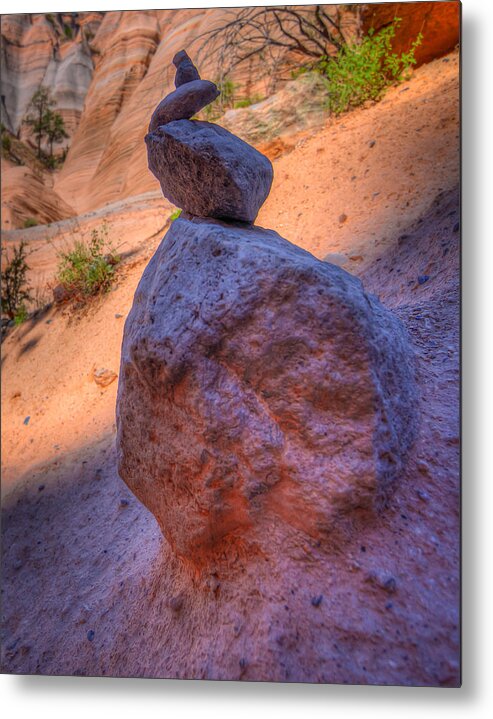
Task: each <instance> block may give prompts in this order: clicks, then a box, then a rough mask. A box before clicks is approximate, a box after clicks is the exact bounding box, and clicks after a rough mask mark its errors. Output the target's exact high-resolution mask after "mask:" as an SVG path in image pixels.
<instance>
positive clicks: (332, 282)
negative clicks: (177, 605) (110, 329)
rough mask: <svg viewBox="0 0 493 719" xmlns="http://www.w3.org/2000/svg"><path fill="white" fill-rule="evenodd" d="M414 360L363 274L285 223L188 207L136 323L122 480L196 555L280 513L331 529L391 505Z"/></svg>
mask: <svg viewBox="0 0 493 719" xmlns="http://www.w3.org/2000/svg"><path fill="white" fill-rule="evenodd" d="M410 363H411V353H410V349H409V346H408V344H407V339H406V335H405V333H404V331H403V329H402V327H401V325H400V323H399V321H398V320H397V319H396V318H395V317H394V316H393V315H392V314H391V313H390V312H389V311H388V310H386V309H385V308H384V307H383V306H382V305H380V303H379V302H378V301H377V300H376V299H375V298H374V297H372V296H370V295H367V294H366V293H365V292H364V290H363V287H362V285H361V282H360V281H359V280H358V279H357V278H355V277H353V276H351V275H349V274H348V273H346V272H345V271H344V270H342V269H340V268H338V267H335V266H333V265H329V264H327V263H324V262H321V261H319V260H317V259H316V258H315V257H313V256H312V255H310V254H309V253H308V252H305V251H304V250H302V249H301V248H299V247H296V246H295V245H292V244H291V243H289V242H288V241H287V240H284V239H283V238H282V237H280V236H279V235H277V234H276V233H275V232H273V231H270V230H264V229H261V228H257V227H234V226H231V225H227V224H226V223H222V222H217V221H216V222H214V221H211V220H200V219H198V218H194V219H193V220H190V219H187V218H184V217H183V216H182V217H180V218H179V219H177V220H175V222H173V224H172V225H171V227H170V229H169V231H168V233H167V234H166V236H165V238H164V239H163V241H162V243H161V245H160V247H159V248H158V250H157V252H156V254H155V255H154V257H153V258H152V259H151V261H150V263H149V264H148V266H147V268H146V270H145V272H144V274H143V277H142V279H141V281H140V284H139V286H138V288H137V292H136V295H135V300H134V303H133V307H132V310H131V312H130V314H129V316H128V318H127V322H126V325H125V331H124V338H123V347H122V360H121V370H120V382H119V388H118V400H117V428H118V436H117V447H118V455H119V472H120V475H121V477H122V478H123V479H124V481H125V482H126V483H127V485H128V486H129V487H130V489H131V490H132V491H133V492H134V494H135V495H136V496H137V497H138V498H139V499H140V501H142V502H143V503H144V504H145V505H146V506H147V507H148V509H150V511H151V512H152V513H153V514H154V516H155V517H156V519H157V520H158V522H159V524H160V526H161V528H162V531H163V533H164V534H165V536H166V537H167V539H168V540H169V542H170V543H171V545H172V546H173V547H174V549H175V551H176V552H177V553H178V554H179V555H181V556H182V557H187V558H188V559H190V560H191V561H192V562H194V563H197V564H200V563H201V562H204V561H209V560H208V559H207V558H208V557H210V554H211V553H212V552H215V551H216V550H217V551H220V550H221V543H222V542H223V540H224V541H226V542H227V541H229V540H228V539H227V538H228V537H229V538H231V537H234V538H235V540H237V539H238V538H243V539H244V540H245V541H251V542H254V541H256V538H258V537H259V536H260V535H261V534H262V533H264V535H265V536H270V535H271V534H272V529H271V528H272V526H273V523H274V524H275V526H279V525H280V524H284V526H288V525H291V526H292V527H295V528H296V529H298V530H301V531H303V532H306V533H307V534H309V535H311V536H317V535H320V532H323V531H330V530H331V529H332V528H334V526H335V525H336V524H337V522H338V520H339V518H340V516H341V514H343V513H347V512H348V511H350V510H351V509H353V508H361V507H366V508H373V509H374V510H378V509H379V508H380V507H382V506H383V505H384V503H385V502H386V500H387V498H388V490H389V488H390V486H391V485H392V483H393V482H394V481H395V480H396V479H397V478H398V477H399V474H400V472H401V469H402V465H403V460H404V458H405V455H406V451H407V449H408V447H409V446H410V444H411V442H412V440H413V436H414V426H415V422H414V407H415V406H416V397H415V391H414V383H413V374H412V371H411V368H410ZM222 549H223V550H224V551H226V550H225V549H224V546H223V547H222Z"/></svg>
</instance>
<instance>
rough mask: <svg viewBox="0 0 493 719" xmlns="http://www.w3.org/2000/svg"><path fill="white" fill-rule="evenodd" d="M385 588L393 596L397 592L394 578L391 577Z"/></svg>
mask: <svg viewBox="0 0 493 719" xmlns="http://www.w3.org/2000/svg"><path fill="white" fill-rule="evenodd" d="M383 588H384V589H385V590H386V591H387V592H388V593H389V594H393V593H394V592H396V591H397V582H396V581H395V579H394V577H389V578H388V579H387V580H386V581H385V582H384V584H383Z"/></svg>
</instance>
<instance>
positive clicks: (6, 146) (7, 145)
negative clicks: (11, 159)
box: [2, 132, 12, 153]
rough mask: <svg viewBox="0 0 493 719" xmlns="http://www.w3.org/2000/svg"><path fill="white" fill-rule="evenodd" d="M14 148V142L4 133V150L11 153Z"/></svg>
mask: <svg viewBox="0 0 493 719" xmlns="http://www.w3.org/2000/svg"><path fill="white" fill-rule="evenodd" d="M11 148H12V141H11V139H10V137H9V136H8V135H7V133H4V132H2V150H5V152H6V153H9V152H10V150H11Z"/></svg>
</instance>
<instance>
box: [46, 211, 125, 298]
mask: <svg viewBox="0 0 493 719" xmlns="http://www.w3.org/2000/svg"><path fill="white" fill-rule="evenodd" d="M119 261H120V258H119V256H118V255H117V254H116V252H115V250H114V249H113V247H112V245H111V243H110V241H109V238H108V227H107V225H106V223H104V224H103V225H102V227H101V228H100V229H99V230H98V229H94V230H92V232H91V239H90V240H89V241H88V242H83V241H82V240H77V241H76V242H75V243H74V245H73V247H72V248H71V249H70V250H68V251H62V252H60V253H59V261H58V270H57V275H56V281H57V283H58V285H61V287H62V288H63V290H64V293H65V296H66V297H72V298H75V299H78V300H83V299H84V298H88V297H90V296H92V295H96V294H98V293H99V292H106V291H108V290H109V288H110V286H111V283H112V282H113V279H114V274H115V266H116V265H117V264H118V262H119Z"/></svg>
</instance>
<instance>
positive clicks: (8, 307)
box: [1, 242, 32, 323]
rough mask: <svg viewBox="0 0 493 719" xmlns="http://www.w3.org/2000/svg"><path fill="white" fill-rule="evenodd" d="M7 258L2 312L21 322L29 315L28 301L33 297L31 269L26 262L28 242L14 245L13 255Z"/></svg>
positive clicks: (3, 275)
mask: <svg viewBox="0 0 493 719" xmlns="http://www.w3.org/2000/svg"><path fill="white" fill-rule="evenodd" d="M6 259H7V262H6V265H5V269H4V270H3V271H2V293H1V303H2V313H3V314H5V315H7V317H8V318H9V319H10V320H14V321H15V322H17V323H20V322H22V321H24V319H25V318H26V317H27V310H26V302H30V301H31V299H32V298H31V295H30V292H29V290H30V289H31V288H30V287H29V285H28V282H27V277H26V275H27V271H28V269H29V267H28V265H27V262H26V244H25V243H24V242H21V243H20V245H19V246H18V247H14V252H13V255H12V256H11V257H8V256H7V258H6ZM22 318H23V319H22ZM19 320H20V322H19Z"/></svg>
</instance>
